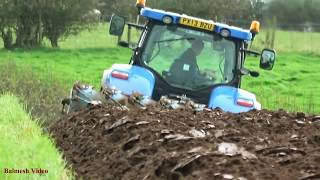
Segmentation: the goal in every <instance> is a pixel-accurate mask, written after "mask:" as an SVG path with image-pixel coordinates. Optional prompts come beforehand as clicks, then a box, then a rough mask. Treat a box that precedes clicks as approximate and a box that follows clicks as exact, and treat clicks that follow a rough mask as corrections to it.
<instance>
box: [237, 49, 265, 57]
mask: <svg viewBox="0 0 320 180" xmlns="http://www.w3.org/2000/svg"><path fill="white" fill-rule="evenodd" d="M240 51H241V52H245V53H248V54H252V55H254V56H256V57H257V56H260V55H261V53H260V52H258V51H254V50H250V49H243V48H241V49H240Z"/></svg>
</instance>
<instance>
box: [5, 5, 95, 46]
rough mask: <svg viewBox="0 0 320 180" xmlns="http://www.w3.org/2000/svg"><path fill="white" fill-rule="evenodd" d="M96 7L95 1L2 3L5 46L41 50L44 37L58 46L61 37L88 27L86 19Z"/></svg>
mask: <svg viewBox="0 0 320 180" xmlns="http://www.w3.org/2000/svg"><path fill="white" fill-rule="evenodd" d="M95 7H96V1H95V0H90V1H88V0H54V1H52V0H1V1H0V32H1V37H2V39H3V41H4V47H5V48H8V49H9V48H13V47H22V48H25V47H27V48H34V47H39V46H40V45H41V43H42V41H43V39H44V37H46V38H48V39H49V40H50V41H51V44H52V46H53V47H57V46H58V40H59V38H62V37H64V36H68V35H70V34H74V33H77V32H79V31H80V30H82V29H83V28H86V27H88V26H87V25H88V21H85V20H84V19H83V17H84V15H85V14H86V13H87V12H89V11H90V10H92V9H94V8H95ZM13 37H16V38H15V39H14V38H13Z"/></svg>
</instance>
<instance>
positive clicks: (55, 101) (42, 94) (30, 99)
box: [0, 61, 68, 126]
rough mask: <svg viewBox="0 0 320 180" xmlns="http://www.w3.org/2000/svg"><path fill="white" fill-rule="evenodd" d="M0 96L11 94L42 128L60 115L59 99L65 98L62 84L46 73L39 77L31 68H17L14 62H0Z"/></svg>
mask: <svg viewBox="0 0 320 180" xmlns="http://www.w3.org/2000/svg"><path fill="white" fill-rule="evenodd" d="M0 77H1V78H2V80H1V81H0V94H2V93H5V92H11V93H13V94H15V95H17V96H18V97H19V98H20V99H22V100H23V102H24V103H25V104H26V106H27V110H28V111H29V112H30V113H31V115H32V116H34V117H35V118H37V119H41V121H42V122H41V123H42V124H43V125H44V126H48V125H50V123H51V122H52V120H57V119H58V118H59V117H60V115H61V103H60V101H61V99H62V98H63V97H64V96H66V92H68V91H67V90H66V89H64V88H63V86H62V82H60V81H58V80H57V79H55V78H54V77H53V75H52V74H50V73H48V74H47V75H45V76H44V77H39V76H38V75H37V74H36V73H34V72H32V67H30V66H26V65H24V66H23V67H19V66H17V64H16V63H15V61H4V62H0Z"/></svg>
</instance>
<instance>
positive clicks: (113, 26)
mask: <svg viewBox="0 0 320 180" xmlns="http://www.w3.org/2000/svg"><path fill="white" fill-rule="evenodd" d="M125 24H126V23H125V20H124V18H123V17H121V16H118V15H115V14H114V15H112V17H111V21H110V28H109V34H111V35H114V36H121V35H122V33H123V29H124V26H125Z"/></svg>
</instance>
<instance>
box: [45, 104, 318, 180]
mask: <svg viewBox="0 0 320 180" xmlns="http://www.w3.org/2000/svg"><path fill="white" fill-rule="evenodd" d="M50 131H51V133H52V135H53V137H54V138H55V140H56V144H57V146H58V148H59V149H60V150H61V151H62V152H63V154H64V156H65V158H66V160H67V162H68V163H69V164H70V165H71V166H72V168H73V169H74V171H75V173H76V176H77V178H83V179H110V180H114V179H115V180H116V179H141V180H149V179H203V180H205V179H239V180H245V179H290V180H291V179H302V180H304V179H320V116H307V115H305V114H303V113H287V112H285V111H281V110H280V111H277V112H271V111H267V110H262V111H251V112H248V113H242V114H231V113H225V112H221V111H219V110H212V111H210V110H205V111H203V112H194V111H192V110H190V109H176V110H169V109H165V108H162V107H158V106H152V107H148V108H147V109H145V110H140V109H134V110H131V111H124V110H120V109H119V108H117V107H115V106H96V107H92V108H91V109H87V110H83V111H80V112H77V113H74V114H71V115H69V116H67V117H65V118H63V119H60V120H59V121H57V122H56V123H55V124H54V125H53V126H52V127H51V129H50Z"/></svg>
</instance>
